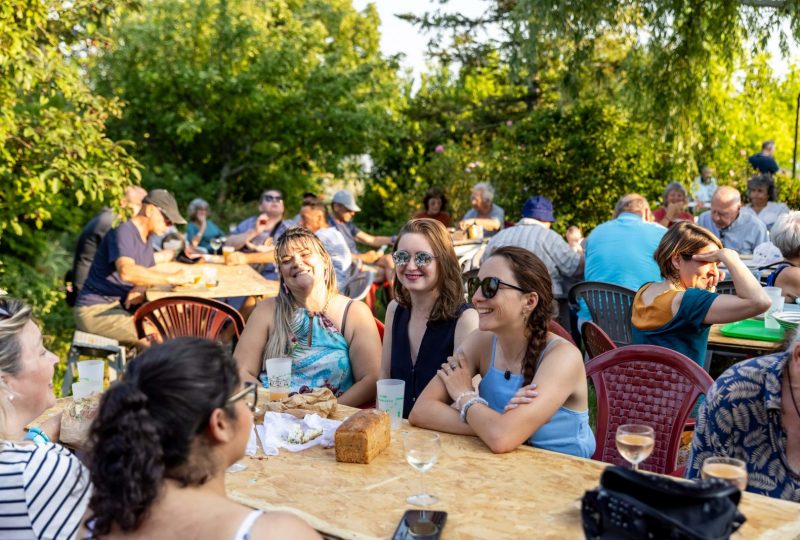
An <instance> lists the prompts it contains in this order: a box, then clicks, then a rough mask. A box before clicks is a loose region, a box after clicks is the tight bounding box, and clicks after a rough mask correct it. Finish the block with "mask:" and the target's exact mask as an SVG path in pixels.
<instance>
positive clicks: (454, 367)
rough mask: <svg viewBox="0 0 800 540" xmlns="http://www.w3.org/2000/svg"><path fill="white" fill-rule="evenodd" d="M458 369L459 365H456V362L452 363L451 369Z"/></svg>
mask: <svg viewBox="0 0 800 540" xmlns="http://www.w3.org/2000/svg"><path fill="white" fill-rule="evenodd" d="M457 367H458V364H456V363H455V362H450V369H456V368H457Z"/></svg>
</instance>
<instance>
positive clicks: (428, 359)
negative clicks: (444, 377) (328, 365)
mask: <svg viewBox="0 0 800 540" xmlns="http://www.w3.org/2000/svg"><path fill="white" fill-rule="evenodd" d="M392 258H393V259H394V263H395V268H396V274H395V280H394V298H395V299H394V300H393V301H392V302H391V303H389V306H388V307H387V309H386V319H385V321H386V323H385V326H386V328H385V332H384V338H383V355H382V358H381V360H382V361H381V378H384V379H388V378H392V379H402V380H404V381H405V383H406V385H405V397H404V400H403V418H407V417H408V414H409V413H410V412H411V408H412V407H413V406H414V403H415V401H416V400H417V398H418V397H419V395H420V394H421V393H422V391H423V390H424V389H425V387H426V386H427V385H428V383H429V382H430V380H431V379H432V378H434V377H435V376H436V371H437V370H438V369H439V366H440V365H441V364H442V362H444V361H445V360H447V357H448V356H451V355H452V354H453V351H454V350H456V349H457V348H458V347H459V345H461V343H462V342H463V340H464V338H465V337H466V336H467V335H468V334H469V333H470V332H472V331H473V330H475V329H476V328H477V327H478V315H477V313H476V312H475V310H474V309H469V307H470V306H469V304H467V303H466V302H465V301H464V285H463V282H462V281H461V267H460V266H459V264H458V258H457V257H456V253H455V251H454V250H453V244H452V242H451V240H450V235H449V234H447V229H445V228H444V226H443V225H442V224H441V223H440V222H438V221H436V220H433V219H412V220H411V221H409V222H408V223H406V224H405V226H404V227H403V229H402V230H401V231H400V233H399V234H398V238H397V243H396V249H395V252H394V253H393V254H392Z"/></svg>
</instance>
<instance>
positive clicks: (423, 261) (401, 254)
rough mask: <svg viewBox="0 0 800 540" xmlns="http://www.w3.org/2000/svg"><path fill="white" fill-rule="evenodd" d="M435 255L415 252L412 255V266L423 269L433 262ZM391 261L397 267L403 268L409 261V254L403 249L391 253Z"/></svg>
mask: <svg viewBox="0 0 800 540" xmlns="http://www.w3.org/2000/svg"><path fill="white" fill-rule="evenodd" d="M435 258H436V255H431V254H430V253H428V252H427V251H417V252H416V253H415V254H414V264H416V265H417V268H423V267H425V266H428V265H429V264H431V263H432V262H433V259H435ZM392 260H393V261H394V264H396V265H397V266H405V265H407V264H408V263H409V262H410V261H411V254H410V253H409V252H408V251H406V250H405V249H400V250H397V251H395V252H394V253H392Z"/></svg>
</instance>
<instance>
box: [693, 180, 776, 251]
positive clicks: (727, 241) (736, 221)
mask: <svg viewBox="0 0 800 540" xmlns="http://www.w3.org/2000/svg"><path fill="white" fill-rule="evenodd" d="M741 210H742V196H741V195H740V194H739V191H738V190H737V189H735V188H732V187H730V186H722V187H719V188H717V191H715V192H714V196H713V197H712V198H711V210H709V211H708V212H704V213H703V214H700V217H699V218H697V224H698V225H700V226H701V227H705V228H706V229H708V230H709V231H711V232H712V233H714V236H716V237H717V238H719V239H720V240H722V244H723V245H724V246H725V247H726V248H729V249H732V250H734V251H736V252H737V253H740V254H746V255H748V254H750V253H753V251H755V249H756V246H757V245H759V244H761V243H763V242H766V241H768V240H769V236H768V235H767V226H766V225H764V222H763V221H761V220H760V219H759V218H758V217H757V216H756V215H755V214H754V213H752V212H742V211H741Z"/></svg>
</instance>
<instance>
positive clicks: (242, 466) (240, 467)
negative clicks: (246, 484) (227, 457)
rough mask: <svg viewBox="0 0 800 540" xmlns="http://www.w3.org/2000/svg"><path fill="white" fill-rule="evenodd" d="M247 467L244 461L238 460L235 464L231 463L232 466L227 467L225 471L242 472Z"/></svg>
mask: <svg viewBox="0 0 800 540" xmlns="http://www.w3.org/2000/svg"><path fill="white" fill-rule="evenodd" d="M246 468H247V465H245V464H244V463H242V462H236V463H234V464H233V465H231V466H230V467H228V468H227V469H225V472H229V473H237V472H241V471H243V470H245V469H246Z"/></svg>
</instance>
